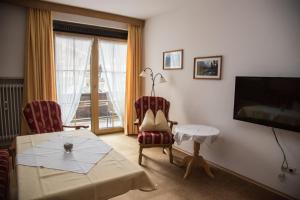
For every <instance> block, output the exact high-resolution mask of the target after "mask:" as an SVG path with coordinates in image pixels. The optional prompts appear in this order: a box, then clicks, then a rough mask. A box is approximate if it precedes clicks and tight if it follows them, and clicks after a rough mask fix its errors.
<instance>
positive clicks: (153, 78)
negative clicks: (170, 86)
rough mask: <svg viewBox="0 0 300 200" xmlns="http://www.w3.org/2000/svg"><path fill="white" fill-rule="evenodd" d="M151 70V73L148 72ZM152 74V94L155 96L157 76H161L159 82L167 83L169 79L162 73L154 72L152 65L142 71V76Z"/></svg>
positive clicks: (145, 76)
mask: <svg viewBox="0 0 300 200" xmlns="http://www.w3.org/2000/svg"><path fill="white" fill-rule="evenodd" d="M148 72H150V73H148ZM149 75H150V78H151V80H152V89H151V96H155V80H156V78H157V77H159V83H165V82H167V80H166V79H165V77H164V76H163V75H162V74H161V73H156V74H154V73H153V70H152V69H151V68H150V67H146V68H145V69H144V70H143V71H142V72H141V73H140V76H141V77H144V78H147V77H148V76H149Z"/></svg>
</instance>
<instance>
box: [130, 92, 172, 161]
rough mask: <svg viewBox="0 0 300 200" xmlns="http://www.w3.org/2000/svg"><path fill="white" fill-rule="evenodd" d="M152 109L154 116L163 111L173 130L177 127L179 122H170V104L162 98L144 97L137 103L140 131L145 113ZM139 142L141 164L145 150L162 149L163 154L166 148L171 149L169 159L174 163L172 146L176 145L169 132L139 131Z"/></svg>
mask: <svg viewBox="0 0 300 200" xmlns="http://www.w3.org/2000/svg"><path fill="white" fill-rule="evenodd" d="M149 108H150V109H151V110H152V112H153V113H154V115H156V112H157V111H158V110H162V111H163V113H164V114H165V117H166V119H167V121H168V123H169V125H170V128H171V130H172V127H173V125H176V124H177V122H174V121H171V120H169V109H170V102H169V101H167V100H166V99H164V98H162V97H150V96H143V97H140V98H139V99H138V100H137V101H136V102H135V110H136V116H137V120H136V121H135V123H134V124H135V125H136V127H137V130H138V131H139V127H140V125H141V124H142V122H143V119H144V116H145V113H146V112H147V110H148V109H149ZM138 142H139V145H140V150H139V164H140V165H141V163H142V155H143V154H142V151H143V148H151V147H162V148H163V152H164V149H165V148H169V159H170V163H173V155H172V145H173V143H174V139H173V134H172V133H168V132H158V131H139V133H138Z"/></svg>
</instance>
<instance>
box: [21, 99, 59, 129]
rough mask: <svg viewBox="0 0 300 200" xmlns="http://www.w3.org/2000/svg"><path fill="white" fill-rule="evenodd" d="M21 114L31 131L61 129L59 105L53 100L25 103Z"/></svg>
mask: <svg viewBox="0 0 300 200" xmlns="http://www.w3.org/2000/svg"><path fill="white" fill-rule="evenodd" d="M23 114H24V116H25V119H26V121H27V124H28V126H29V128H30V130H31V132H33V133H49V132H56V131H63V126H62V121H61V110H60V106H59V105H58V104H57V103H56V102H54V101H32V102H30V103H27V104H26V105H25V107H24V109H23Z"/></svg>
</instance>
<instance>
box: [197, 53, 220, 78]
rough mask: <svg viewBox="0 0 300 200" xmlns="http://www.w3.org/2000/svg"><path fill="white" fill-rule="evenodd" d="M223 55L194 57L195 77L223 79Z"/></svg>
mask: <svg viewBox="0 0 300 200" xmlns="http://www.w3.org/2000/svg"><path fill="white" fill-rule="evenodd" d="M221 69H222V56H208V57H196V58H194V79H221Z"/></svg>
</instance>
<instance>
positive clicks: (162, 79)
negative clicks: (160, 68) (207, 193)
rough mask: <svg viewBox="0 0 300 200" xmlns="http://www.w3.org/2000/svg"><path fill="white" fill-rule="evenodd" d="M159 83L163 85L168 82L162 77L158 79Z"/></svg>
mask: <svg viewBox="0 0 300 200" xmlns="http://www.w3.org/2000/svg"><path fill="white" fill-rule="evenodd" d="M159 82H160V83H165V82H168V80H167V79H166V78H165V77H163V76H162V75H161V76H160V79H159Z"/></svg>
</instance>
